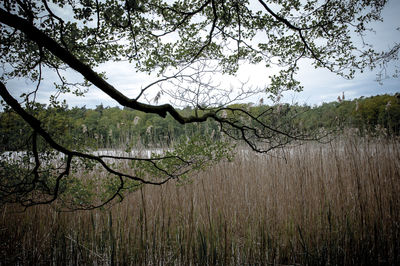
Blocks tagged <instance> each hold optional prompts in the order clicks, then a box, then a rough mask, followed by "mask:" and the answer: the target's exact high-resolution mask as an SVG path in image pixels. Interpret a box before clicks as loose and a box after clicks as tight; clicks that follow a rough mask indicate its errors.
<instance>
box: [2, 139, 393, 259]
mask: <svg viewBox="0 0 400 266" xmlns="http://www.w3.org/2000/svg"><path fill="white" fill-rule="evenodd" d="M399 148H400V145H399V142H398V141H395V140H387V139H382V140H376V139H374V140H369V139H365V138H364V139H357V138H353V137H352V138H345V139H342V140H338V141H335V142H332V143H331V144H327V145H320V144H313V143H308V144H306V145H303V146H299V147H294V148H287V149H285V150H280V151H276V152H275V153H274V154H273V155H276V157H275V156H264V155H257V154H253V153H246V154H241V155H238V156H237V157H236V159H235V160H234V162H232V163H229V162H222V163H219V164H218V165H216V166H215V167H213V168H211V169H209V170H207V171H206V172H202V173H199V174H198V175H197V176H196V177H193V182H192V183H190V184H185V185H181V186H177V185H176V183H172V182H171V183H169V184H167V185H164V186H159V187H158V186H145V187H143V188H142V189H140V190H138V191H136V192H134V193H132V194H131V195H129V197H127V198H126V199H125V200H124V201H123V202H122V203H120V204H116V205H115V206H113V207H112V208H110V209H108V210H95V211H84V212H83V211H82V212H73V213H59V212H56V211H54V210H53V209H52V207H51V206H38V207H33V208H29V209H28V210H27V211H26V212H24V213H22V214H17V213H13V212H12V210H10V208H11V206H7V207H6V208H4V209H3V210H2V212H1V217H0V240H1V241H0V250H1V251H0V265H9V264H19V265H21V264H23V265H24V264H31V265H67V264H68V265H76V264H89V265H194V264H196V265H215V264H219V265H243V264H260V265H265V264H292V265H293V264H302V265H303V264H309V265H379V264H380V265H396V264H397V265H398V264H399V263H400V258H399V248H400V246H399V245H400V228H399V227H400V224H399V221H400V211H399V210H400V205H399V200H400V196H399V195H400V179H399V177H400V149H399ZM278 157H280V158H278ZM282 157H284V159H282Z"/></svg>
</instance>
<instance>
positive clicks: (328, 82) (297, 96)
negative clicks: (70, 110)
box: [7, 0, 400, 108]
mask: <svg viewBox="0 0 400 266" xmlns="http://www.w3.org/2000/svg"><path fill="white" fill-rule="evenodd" d="M399 14H400V1H398V0H391V1H389V3H388V4H387V6H386V7H385V9H384V11H383V18H384V22H383V23H375V24H373V25H371V26H372V27H373V28H374V29H375V32H374V33H370V34H369V35H368V36H366V40H367V41H369V42H371V43H373V45H374V47H375V48H377V49H382V50H387V49H389V48H390V47H391V46H392V45H393V44H394V43H400V30H396V28H398V27H400V20H399ZM396 65H397V66H398V67H400V62H395V64H392V65H391V66H390V67H389V69H388V70H389V74H390V73H392V72H393V69H394V68H395V67H396ZM96 70H97V71H99V72H105V73H106V74H107V77H108V82H109V83H111V84H112V85H113V86H114V87H116V88H117V89H119V90H121V92H123V93H124V94H125V95H127V96H128V97H135V96H136V95H137V93H138V91H140V88H141V87H143V86H146V85H147V84H149V83H150V82H152V81H154V79H155V76H154V75H150V76H148V75H146V74H143V73H137V72H136V71H135V70H134V69H132V67H130V65H129V64H128V63H124V62H122V63H121V62H119V63H118V64H116V63H113V62H109V63H106V64H103V65H101V66H100V67H99V68H98V69H96ZM378 71H379V70H373V71H365V72H364V73H357V74H356V77H355V78H354V79H352V80H346V79H344V78H343V77H340V76H337V75H335V74H333V73H331V72H329V71H328V70H325V69H314V67H312V66H311V65H310V64H309V63H308V62H302V63H301V64H300V71H299V73H298V75H297V78H298V79H299V80H300V82H301V85H302V86H303V87H304V90H303V91H302V92H300V93H295V92H288V93H284V95H283V96H284V97H283V99H282V101H283V102H288V103H298V104H307V105H320V104H322V103H323V102H332V101H335V100H337V97H338V96H341V95H342V94H343V93H344V95H345V97H346V99H349V100H350V99H354V98H359V97H361V96H365V97H368V96H373V95H378V94H385V93H389V94H394V93H397V92H400V78H388V79H385V80H383V81H382V82H381V83H379V82H377V81H376V75H377V73H378ZM269 75H270V72H268V69H266V68H265V67H264V66H263V65H244V66H242V67H241V69H240V70H239V72H238V74H237V79H238V80H241V81H248V83H249V85H251V86H253V87H265V86H266V85H268V84H267V83H266V80H267V77H268V76H269ZM68 77H69V78H70V79H72V80H73V79H76V78H79V75H78V74H77V73H68ZM54 78H56V77H55V74H52V73H48V72H46V79H45V80H44V81H43V82H42V88H43V89H41V91H40V93H38V95H37V99H38V100H39V101H42V102H46V99H48V98H49V96H50V94H51V93H52V92H54V91H53V90H49V89H47V88H51V87H53V79H54ZM219 83H220V84H222V85H225V86H230V85H233V86H234V85H235V84H232V83H234V79H229V80H226V79H224V78H222V79H221V80H220V81H219ZM228 83H229V84H228ZM7 88H8V89H9V90H10V93H11V94H12V95H13V96H18V95H20V94H21V93H23V92H25V89H26V88H33V84H30V83H29V82H28V81H26V80H12V81H9V82H8V83H7ZM62 97H63V98H65V99H66V100H67V103H68V106H69V107H74V106H79V107H81V106H84V105H85V106H86V107H87V108H94V107H95V106H96V105H99V104H103V105H104V106H111V107H113V106H117V103H116V102H115V101H114V100H113V99H111V98H110V97H108V96H107V95H105V94H104V93H102V92H101V91H100V90H98V89H96V88H90V89H89V91H88V92H87V93H86V95H85V97H76V96H74V95H64V96H62ZM153 97H154V94H153V95H152V94H149V95H147V98H148V99H150V100H151V99H152V98H153ZM261 98H264V99H265V98H266V95H265V94H259V95H255V96H252V97H250V98H249V99H246V100H243V101H242V102H253V103H258V102H259V100H260V99H261ZM164 102H168V98H166V97H162V98H161V100H160V103H164ZM153 104H154V103H153Z"/></svg>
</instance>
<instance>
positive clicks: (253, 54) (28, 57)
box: [0, 0, 399, 208]
mask: <svg viewBox="0 0 400 266" xmlns="http://www.w3.org/2000/svg"><path fill="white" fill-rule="evenodd" d="M386 2H387V1H385V0H367V1H366V0H325V1H315V0H307V1H298V0H287V1H281V0H274V1H273V0H269V1H264V0H258V1H246V0H242V1H236V0H234V1H225V0H201V1H194V0H185V1H163V0H147V1H146V0H107V1H106V0H36V1H35V0H2V1H1V3H0V23H1V24H0V25H1V28H0V64H1V66H2V74H1V78H0V82H1V83H0V96H1V97H2V98H3V100H4V101H5V103H6V104H7V105H8V107H9V108H11V109H12V110H13V111H14V112H15V114H17V115H18V116H20V117H21V118H22V119H23V120H24V121H25V122H26V123H27V124H28V125H29V127H30V128H31V131H30V137H29V138H28V140H29V145H27V147H28V148H29V150H28V152H27V154H26V156H27V157H30V159H27V160H24V162H25V164H23V165H22V164H19V165H14V166H13V167H11V166H10V165H9V164H7V163H6V162H4V161H3V162H2V164H3V165H2V168H1V170H0V173H1V181H0V199H1V202H3V203H4V202H19V203H22V204H23V205H24V206H31V205H35V204H40V203H50V202H52V201H54V200H55V199H57V198H58V197H59V195H60V193H62V192H63V191H67V190H68V184H70V183H71V182H72V181H71V180H72V177H71V176H72V175H73V174H74V170H73V169H74V167H75V164H77V165H81V164H85V165H86V166H87V167H88V168H91V169H95V170H96V171H97V170H98V168H96V167H97V166H99V167H100V168H103V169H104V170H105V171H106V172H108V174H109V175H110V176H111V177H110V178H111V179H110V180H112V181H110V182H111V183H110V188H112V189H110V191H111V192H110V194H109V197H105V198H104V200H102V201H101V203H99V204H98V205H96V204H95V203H91V204H88V205H87V206H86V207H87V208H90V207H96V206H99V205H102V204H104V203H107V202H109V201H111V200H113V199H114V198H117V197H121V198H122V192H123V191H124V190H125V189H126V188H127V186H128V185H127V184H130V185H129V186H135V185H140V184H142V183H149V184H163V183H165V182H167V181H168V180H170V179H177V178H179V177H182V176H184V175H185V174H186V173H187V172H188V171H190V170H191V169H200V168H202V167H203V166H204V165H207V163H206V162H207V161H216V160H217V159H218V158H221V157H224V156H226V155H225V154H224V153H223V152H222V153H221V152H218V149H220V151H221V150H222V151H226V152H228V151H229V149H225V148H224V147H225V146H223V145H222V146H221V145H220V143H217V142H212V141H208V140H207V138H205V136H204V135H203V137H202V138H199V139H193V140H190V141H188V142H187V143H184V144H185V145H183V146H177V147H176V148H175V150H174V152H169V153H167V154H166V155H164V156H163V157H160V156H155V157H152V158H138V157H128V156H127V157H117V156H98V155H94V154H92V153H90V152H88V151H87V150H85V149H82V150H79V149H77V148H76V147H74V148H73V146H69V145H68V144H64V143H63V141H62V139H63V135H62V134H59V133H56V132H52V131H51V130H50V128H47V127H45V126H44V124H43V123H42V121H40V118H39V117H37V116H35V115H34V112H33V111H34V107H33V106H34V104H35V102H36V101H37V100H38V97H37V95H38V92H39V91H41V90H42V83H41V81H43V80H44V79H49V78H50V75H53V74H55V75H56V76H58V77H59V80H58V81H55V83H54V88H53V93H52V94H51V96H50V98H49V100H50V104H51V106H60V105H62V103H61V102H60V101H59V97H58V96H59V95H60V94H62V93H69V92H71V93H74V94H75V95H76V96H82V95H84V94H85V92H86V91H87V90H88V88H89V87H90V86H92V87H95V88H97V89H99V90H101V91H102V92H104V93H105V94H107V95H108V96H109V97H111V98H112V99H114V100H115V101H116V102H117V103H118V104H120V105H122V106H124V107H129V108H131V109H134V110H137V111H141V112H145V113H152V114H158V115H159V116H160V117H161V118H166V117H167V114H169V115H170V116H171V117H172V118H173V119H174V120H176V121H178V122H179V123H180V124H182V125H185V124H186V125H188V124H193V123H205V122H206V121H207V120H208V119H211V120H214V121H215V122H216V123H217V124H219V128H220V130H221V131H222V132H224V133H225V134H226V135H228V136H229V137H232V138H233V139H240V140H242V141H244V142H245V143H247V144H248V145H249V146H250V147H251V148H252V149H254V150H256V151H258V152H267V151H269V150H270V149H273V148H276V147H280V146H282V145H286V144H287V143H289V142H290V141H293V140H302V139H308V138H310V136H308V135H305V134H304V133H303V132H299V131H298V130H297V129H296V128H295V127H293V126H292V125H290V120H288V119H284V120H279V119H278V118H276V116H279V115H280V114H281V112H282V109H281V108H272V109H271V108H266V109H265V110H263V111H262V112H260V113H251V112H250V111H248V109H246V108H242V107H240V106H238V107H229V105H230V104H232V103H235V102H237V101H238V100H243V99H245V98H246V97H248V96H251V95H253V94H255V93H258V92H260V91H265V92H266V93H268V94H270V96H272V97H275V98H276V99H279V98H280V94H281V93H282V91H285V90H294V91H299V90H301V85H300V84H299V82H298V81H297V80H296V79H295V78H294V76H295V74H296V73H297V71H298V69H299V62H300V61H301V60H303V59H306V60H309V61H310V62H312V64H313V65H314V66H315V67H320V68H326V69H328V70H330V71H332V72H334V73H337V74H338V75H341V76H343V77H345V78H351V77H353V75H354V73H355V71H356V70H358V69H364V68H366V67H374V66H376V65H377V64H383V65H385V64H386V63H387V61H388V60H390V59H396V55H397V54H398V51H399V46H394V47H393V48H392V49H390V51H389V52H383V53H382V52H377V51H374V50H373V49H372V48H371V47H370V46H368V45H363V46H362V47H358V46H357V45H356V43H355V42H353V38H352V36H353V35H352V34H353V33H354V34H358V35H359V36H363V35H364V33H365V32H366V31H368V26H369V25H368V23H369V22H373V21H377V20H381V19H382V17H381V11H382V9H383V7H384V6H385V4H386ZM119 61H128V62H130V63H131V64H132V67H133V68H134V69H136V70H138V71H141V72H145V73H156V74H157V75H158V77H159V79H157V80H154V81H151V82H150V83H149V85H147V86H144V87H138V88H132V89H133V90H135V92H136V96H134V97H132V98H130V97H128V96H126V95H125V94H123V93H122V91H121V90H120V89H119V88H117V87H115V86H113V85H112V84H110V83H109V82H107V79H106V77H107V73H97V72H96V71H95V69H96V67H98V66H99V65H100V64H102V63H105V62H115V63H118V62H119ZM244 62H247V63H251V64H257V63H261V62H262V63H263V64H265V66H266V67H267V68H269V67H271V66H273V65H275V66H276V67H277V68H278V69H279V73H278V74H276V75H272V76H270V83H269V85H268V86H267V87H266V88H261V89H254V88H251V87H249V86H246V83H241V85H240V86H239V87H238V88H236V89H231V88H230V87H229V86H226V85H225V84H218V81H217V80H215V79H214V80H213V79H212V77H213V76H215V75H217V74H221V75H234V74H235V73H237V71H238V69H239V68H240V66H241V64H242V63H244ZM69 70H74V71H76V72H77V73H79V74H80V75H81V77H82V80H81V81H78V82H77V81H76V79H69V78H68V77H69V75H68V73H69V72H68V71H69ZM19 78H24V79H27V80H29V82H32V84H36V86H35V88H34V89H33V90H32V91H28V90H26V91H24V93H23V95H21V96H22V98H18V97H15V96H12V94H10V92H9V91H10V90H11V89H13V88H9V89H7V88H6V86H7V83H8V82H9V81H11V80H14V79H19ZM22 89H23V88H22ZM151 90H154V91H155V95H156V96H155V97H154V99H153V102H154V104H152V103H150V102H146V97H147V95H150V94H148V93H149V92H150V91H151ZM166 96H168V97H170V98H171V99H173V103H174V105H172V104H161V105H158V104H157V102H158V101H159V100H160V98H162V97H166ZM19 101H20V102H19ZM82 101H84V99H82ZM177 106H182V107H183V106H190V107H191V108H192V109H193V113H190V115H188V116H186V115H182V114H181V113H180V112H178V111H177V109H176V107H177ZM286 113H287V114H289V111H288V110H287V111H286ZM87 115H88V113H87ZM91 115H93V116H91V118H92V120H91V121H90V123H88V125H85V126H86V128H83V129H82V134H91V130H92V129H93V128H95V127H96V125H97V124H96V119H100V118H99V117H96V115H97V113H96V114H91ZM238 117H240V118H241V119H238ZM152 130H153V131H152ZM154 130H156V132H155V134H161V133H160V131H159V129H158V127H157V125H149V126H148V128H147V130H146V131H147V134H153V133H154ZM151 132H153V133H151ZM102 134H107V132H103V133H102ZM97 137H98V138H99V139H101V137H102V136H97ZM152 137H156V139H157V138H158V139H160V138H161V137H162V135H158V136H156V135H152ZM103 138H104V136H103ZM99 141H100V140H99ZM42 142H43V143H44V144H43V145H38V143H42ZM207 145H208V146H207ZM179 147H180V148H179ZM184 147H186V150H185V149H184ZM45 151H46V152H47V153H45ZM48 151H52V152H54V154H53V155H52V156H50V155H49V156H48V157H45V156H43V154H48ZM178 152H180V153H181V154H178ZM45 160H50V161H54V160H56V161H57V160H58V161H59V162H60V163H61V164H57V167H53V166H51V165H52V164H49V163H45V162H44V161H45ZM110 161H113V162H112V163H111V162H110ZM115 161H118V162H119V161H122V162H127V161H129V162H131V169H134V170H133V171H131V170H129V171H126V172H121V171H120V170H118V168H116V167H117V166H116V164H115ZM93 165H95V166H96V165H97V166H96V167H94V166H93ZM93 167H94V168H93ZM135 169H144V170H146V171H142V170H140V171H139V170H137V171H136V170H135ZM144 172H146V173H148V174H144ZM67 177H68V178H67ZM112 177H114V178H112ZM154 177H155V178H154ZM82 193H83V192H82ZM82 193H81V195H82Z"/></svg>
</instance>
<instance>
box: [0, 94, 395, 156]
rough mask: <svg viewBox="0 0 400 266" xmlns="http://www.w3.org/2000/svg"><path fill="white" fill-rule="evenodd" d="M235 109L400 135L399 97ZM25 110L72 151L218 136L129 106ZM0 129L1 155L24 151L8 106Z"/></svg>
mask: <svg viewBox="0 0 400 266" xmlns="http://www.w3.org/2000/svg"><path fill="white" fill-rule="evenodd" d="M339 98H340V97H339ZM239 106H240V107H241V108H248V109H249V110H250V111H251V112H253V113H261V112H262V111H265V110H267V109H270V108H273V109H277V108H280V109H281V110H280V113H279V116H280V119H282V117H284V116H290V118H291V119H293V120H294V121H293V123H294V124H296V127H297V128H299V129H301V130H318V129H321V128H324V129H326V130H329V131H332V132H335V133H337V134H341V133H342V130H344V129H357V131H358V134H359V136H365V135H382V134H384V135H387V136H398V135H399V134H400V97H399V94H396V95H377V96H371V97H361V98H358V99H353V100H340V101H336V102H330V103H323V104H322V105H319V106H314V107H311V106H307V105H302V106H300V105H289V104H278V105H275V106H267V105H255V104H239ZM236 107H237V106H236ZM29 112H30V113H32V114H34V115H36V116H37V117H39V118H40V120H41V121H43V124H44V126H45V127H46V129H47V130H48V131H49V132H51V133H52V134H54V135H56V136H61V137H60V140H61V141H62V143H63V144H64V145H68V146H72V147H75V148H76V147H77V146H81V147H86V148H91V149H92V150H96V149H121V150H125V149H128V150H129V149H132V148H133V147H136V148H137V147H144V148H151V147H152V148H157V147H161V148H162V147H164V148H165V147H170V146H172V144H173V143H175V142H178V141H179V140H180V139H182V138H186V137H190V136H197V135H205V134H206V135H210V136H211V135H212V136H213V137H214V138H215V139H219V138H220V137H221V132H220V131H219V128H218V124H217V123H215V122H214V121H212V120H208V121H207V122H205V123H198V124H187V125H184V126H181V125H180V124H179V123H178V122H177V121H176V120H174V119H173V118H172V117H171V116H167V117H166V118H165V119H164V118H162V117H160V116H158V115H155V114H146V113H143V112H140V111H136V110H132V109H130V108H123V109H120V108H118V107H103V105H101V104H100V105H98V106H97V107H96V108H95V109H87V108H86V107H73V108H68V106H67V105H65V106H63V107H58V108H53V107H46V105H40V104H38V105H36V106H35V107H34V108H31V109H30V110H29ZM179 112H180V113H182V115H186V116H188V115H191V114H193V113H194V110H192V109H191V108H190V107H187V108H185V109H181V110H180V111H179ZM270 123H271V122H270ZM0 130H1V134H0V151H3V152H4V151H18V150H20V149H23V148H24V145H25V143H24V141H26V140H27V139H28V138H29V136H30V135H31V134H32V132H31V131H30V130H27V124H26V123H25V122H24V121H23V120H22V119H21V118H20V117H19V116H18V115H17V114H15V113H14V112H13V110H12V109H9V108H8V109H7V108H6V109H5V110H4V111H3V112H2V113H0Z"/></svg>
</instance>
